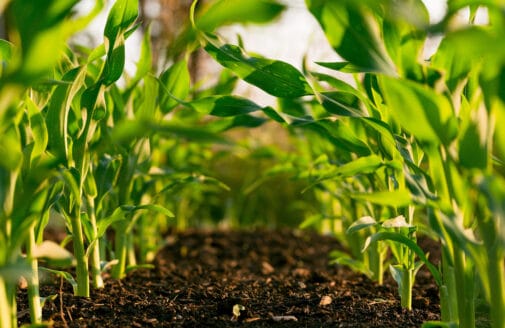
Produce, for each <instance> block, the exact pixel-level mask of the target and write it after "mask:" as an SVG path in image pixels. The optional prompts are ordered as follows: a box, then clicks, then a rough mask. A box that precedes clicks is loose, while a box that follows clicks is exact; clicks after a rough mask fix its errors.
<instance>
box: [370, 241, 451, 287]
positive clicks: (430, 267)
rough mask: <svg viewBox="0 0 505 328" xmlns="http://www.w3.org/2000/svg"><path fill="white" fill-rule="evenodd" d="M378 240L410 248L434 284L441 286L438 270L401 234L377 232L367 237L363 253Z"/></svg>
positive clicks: (412, 242)
mask: <svg viewBox="0 0 505 328" xmlns="http://www.w3.org/2000/svg"><path fill="white" fill-rule="evenodd" d="M380 240H391V241H395V242H398V243H401V244H404V245H405V246H407V247H408V248H410V249H411V250H412V251H413V252H414V253H416V254H417V256H418V257H419V259H420V260H421V261H423V262H424V263H425V264H426V266H427V267H428V270H430V272H431V274H432V275H433V278H434V279H435V282H436V283H437V285H438V286H442V277H441V275H440V272H439V271H438V269H437V268H436V267H435V266H434V265H433V264H432V263H431V262H430V261H429V260H428V258H427V257H426V255H425V254H424V251H423V250H422V249H421V247H419V246H418V245H417V244H416V243H415V242H414V241H413V240H411V239H409V238H408V237H406V236H405V235H402V234H401V233H397V232H378V233H375V234H373V235H372V236H370V237H368V238H367V240H366V242H365V246H364V247H363V250H362V251H363V252H364V251H365V250H366V249H367V248H368V247H369V246H370V244H372V243H375V242H377V241H380Z"/></svg>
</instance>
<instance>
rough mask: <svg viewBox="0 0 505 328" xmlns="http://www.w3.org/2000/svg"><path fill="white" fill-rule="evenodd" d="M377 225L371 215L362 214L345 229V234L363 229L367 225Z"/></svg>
mask: <svg viewBox="0 0 505 328" xmlns="http://www.w3.org/2000/svg"><path fill="white" fill-rule="evenodd" d="M375 225H377V221H375V219H374V218H373V217H371V216H363V217H361V218H359V219H358V220H356V221H354V222H353V223H352V224H351V225H350V226H349V228H347V230H346V232H345V233H346V234H351V233H354V232H356V231H360V230H363V229H366V228H368V227H373V226H375Z"/></svg>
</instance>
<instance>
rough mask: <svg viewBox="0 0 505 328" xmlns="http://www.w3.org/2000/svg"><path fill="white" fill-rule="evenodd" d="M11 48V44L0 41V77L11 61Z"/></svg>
mask: <svg viewBox="0 0 505 328" xmlns="http://www.w3.org/2000/svg"><path fill="white" fill-rule="evenodd" d="M12 47H13V44H12V43H10V42H9V41H6V40H3V39H0V77H1V76H2V75H3V71H4V69H5V68H7V67H8V65H9V62H10V61H11V58H12Z"/></svg>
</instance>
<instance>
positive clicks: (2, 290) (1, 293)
mask: <svg viewBox="0 0 505 328" xmlns="http://www.w3.org/2000/svg"><path fill="white" fill-rule="evenodd" d="M9 289H12V286H10V285H9V283H8V282H7V281H6V280H5V279H4V278H3V277H2V276H1V275H0V318H1V320H0V328H15V327H17V319H16V314H15V312H16V304H12V297H11V295H10V294H11V293H10V291H9ZM14 300H15V299H14ZM13 312H14V316H13V315H12V313H13Z"/></svg>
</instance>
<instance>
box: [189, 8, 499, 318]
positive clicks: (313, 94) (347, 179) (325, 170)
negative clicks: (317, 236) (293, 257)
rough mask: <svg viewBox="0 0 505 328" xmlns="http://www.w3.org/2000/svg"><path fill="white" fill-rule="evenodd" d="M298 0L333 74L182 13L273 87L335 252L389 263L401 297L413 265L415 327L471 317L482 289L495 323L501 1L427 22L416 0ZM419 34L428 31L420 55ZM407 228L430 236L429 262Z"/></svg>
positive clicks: (222, 59) (228, 62)
mask: <svg viewBox="0 0 505 328" xmlns="http://www.w3.org/2000/svg"><path fill="white" fill-rule="evenodd" d="M305 2H306V5H307V9H308V10H309V11H310V13H311V14H312V15H313V16H314V17H315V18H316V19H317V21H318V22H319V24H320V26H321V28H322V30H323V31H324V33H325V34H326V36H327V39H328V42H329V43H330V45H331V46H332V48H333V49H334V50H335V51H336V53H337V54H338V55H340V57H341V58H342V60H341V61H339V62H320V63H317V64H318V65H319V66H322V67H324V68H326V69H329V70H333V71H334V72H335V74H330V73H320V72H317V71H314V70H311V69H310V68H309V67H308V66H309V64H312V63H306V65H305V66H304V69H303V73H302V72H300V71H298V70H297V69H295V68H294V67H292V66H291V65H289V64H287V63H284V62H281V61H278V60H274V59H268V58H264V57H261V56H259V55H250V54H248V53H247V52H246V51H245V50H244V49H243V46H242V45H233V44H228V43H226V42H225V41H223V40H221V39H220V38H219V36H218V35H216V34H213V33H208V31H206V30H205V29H203V28H201V27H199V22H198V20H197V21H196V22H193V24H194V27H195V29H196V31H197V32H198V34H199V38H200V40H201V42H202V43H203V45H204V48H205V50H206V51H207V52H208V53H209V54H210V55H211V56H212V57H213V58H214V59H215V60H216V61H217V62H219V63H220V64H221V65H222V66H224V67H225V68H226V69H229V70H231V71H233V72H234V73H235V74H236V75H237V76H238V77H239V78H241V79H242V80H244V81H245V82H247V83H250V84H252V85H254V86H257V87H259V88H261V89H263V90H264V91H266V92H267V93H269V94H271V95H273V96H275V97H278V99H279V101H278V108H277V109H276V110H273V109H271V108H268V109H266V110H264V113H265V114H266V115H267V116H268V117H270V118H271V119H272V120H274V121H276V122H278V123H279V124H281V125H283V126H285V127H286V128H287V129H289V131H291V133H292V134H293V136H294V138H295V139H297V144H299V145H300V146H301V147H302V148H303V149H304V151H303V154H304V155H306V156H307V158H308V159H310V160H309V161H308V162H309V163H310V165H308V166H306V167H305V168H304V167H298V168H297V169H298V172H299V173H298V175H299V177H300V178H304V179H308V180H309V181H310V182H311V188H312V189H314V190H315V195H316V197H317V198H318V199H319V201H320V206H321V208H320V212H319V213H316V214H315V215H312V216H310V217H309V218H307V220H306V222H304V225H307V226H308V225H315V226H318V227H319V228H321V229H322V228H325V229H331V230H332V231H334V233H335V234H337V235H338V236H339V237H340V238H341V239H342V240H343V241H345V243H346V245H348V247H349V250H350V254H336V257H337V262H340V263H343V264H346V265H350V266H352V267H354V268H356V269H357V270H360V271H362V272H365V273H367V274H369V275H370V277H372V278H373V279H376V280H377V281H378V282H379V283H381V282H382V277H383V274H384V272H385V270H386V269H387V268H389V270H390V273H391V274H392V277H393V278H394V280H395V281H396V282H397V283H398V290H399V294H400V297H401V304H402V306H404V307H406V308H408V309H411V308H412V287H413V284H414V280H415V275H416V272H417V271H418V270H419V269H420V267H421V266H422V265H423V264H424V265H426V266H427V268H428V269H429V270H430V271H431V273H432V275H433V278H434V280H435V282H436V283H437V285H438V287H439V292H440V302H441V304H440V306H441V313H442V321H443V322H442V323H426V324H425V325H426V326H427V327H430V326H459V327H475V325H476V318H475V313H476V310H475V304H476V302H477V301H479V300H481V299H482V300H483V301H484V302H485V303H486V304H487V305H488V308H489V318H490V321H491V325H492V327H504V326H505V289H504V283H505V274H504V264H505V263H504V255H505V254H504V250H505V244H504V230H503V222H504V221H503V220H504V210H505V207H504V206H505V205H504V204H505V187H504V186H505V180H504V172H505V171H504V167H503V163H504V162H503V156H504V155H505V152H504V151H505V147H504V145H505V134H504V132H503V129H501V128H499V127H500V126H501V124H504V123H505V116H504V115H505V107H504V106H505V97H504V92H503V88H504V86H503V83H504V76H505V75H504V74H505V73H504V72H505V71H504V66H503V65H504V63H505V53H504V51H503V47H502V46H501V45H502V44H503V42H504V41H505V40H504V36H505V15H504V12H505V11H504V9H505V8H504V7H503V2H500V1H478V0H475V1H464V0H463V1H459V0H452V1H448V2H447V6H448V8H447V12H446V14H445V16H444V18H443V19H442V20H441V21H440V22H439V23H436V24H430V19H429V14H428V11H427V9H426V8H425V6H424V4H423V2H422V1H420V0H412V1H404V2H397V1H381V2H378V1H368V0H367V1H358V2H357V1H347V0H343V1H329V0H328V1H326V0H306V1H305ZM479 12H481V13H482V12H484V13H485V14H486V15H487V22H486V23H480V24H476V16H477V14H478V13H479ZM462 17H466V19H464V21H462ZM432 37H439V38H441V43H440V45H439V46H438V48H437V49H436V51H435V53H434V54H433V55H430V57H429V58H424V57H423V51H424V48H425V45H426V42H427V40H428V39H429V38H432ZM342 74H346V75H347V77H351V79H353V83H349V82H345V81H344V80H342V78H341V77H342ZM347 80H348V79H347ZM419 232H423V233H426V234H428V235H429V236H432V237H433V238H435V239H437V240H439V241H440V244H441V248H442V261H441V263H440V264H438V265H435V264H433V263H431V262H430V261H429V258H428V257H429V256H428V255H427V254H425V253H424V252H423V250H422V249H421V248H420V247H419V246H418V245H417V243H416V239H417V234H418V233H419ZM388 251H389V252H390V253H391V254H392V256H391V257H387V256H386V255H387V253H388Z"/></svg>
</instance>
